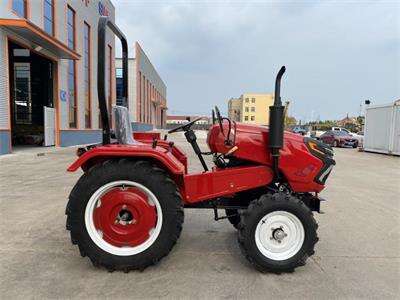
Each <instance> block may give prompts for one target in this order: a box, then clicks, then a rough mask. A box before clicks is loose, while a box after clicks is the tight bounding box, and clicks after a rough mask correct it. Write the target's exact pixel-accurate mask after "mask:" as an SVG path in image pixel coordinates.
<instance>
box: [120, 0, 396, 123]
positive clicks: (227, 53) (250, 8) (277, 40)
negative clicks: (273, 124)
mask: <svg viewBox="0 0 400 300" xmlns="http://www.w3.org/2000/svg"><path fill="white" fill-rule="evenodd" d="M113 3H114V5H115V8H116V23H117V25H118V26H119V27H120V28H121V29H122V30H123V31H124V32H125V34H126V36H127V38H128V42H129V45H130V53H131V54H130V56H132V53H133V45H134V41H138V42H139V43H140V44H141V46H142V48H143V49H144V51H145V52H146V53H147V55H148V57H149V58H150V60H151V61H152V63H153V65H154V66H155V68H156V69H157V71H158V73H159V74H160V76H161V78H162V79H163V80H164V82H165V83H166V85H167V99H168V104H167V105H168V114H170V115H173V114H191V115H194V114H203V115H209V114H210V111H211V108H212V107H213V106H214V105H217V106H218V107H220V109H221V111H224V112H226V111H227V102H228V99H230V98H231V97H239V96H240V95H241V94H242V93H271V92H273V90H274V81H275V76H276V73H277V72H278V70H279V68H280V67H281V66H282V65H285V66H286V69H287V71H286V74H285V76H284V78H283V81H282V90H281V95H282V99H283V100H290V108H289V113H290V114H291V115H293V116H294V117H296V118H297V119H298V120H299V119H301V120H304V121H309V120H316V119H321V120H325V119H339V118H344V117H345V116H346V115H347V114H349V115H350V116H355V115H358V114H359V112H360V104H361V103H363V102H364V100H366V99H369V100H371V102H372V103H373V104H383V103H390V102H393V101H394V100H396V99H399V98H400V1H344V0H342V1H135V0H113Z"/></svg>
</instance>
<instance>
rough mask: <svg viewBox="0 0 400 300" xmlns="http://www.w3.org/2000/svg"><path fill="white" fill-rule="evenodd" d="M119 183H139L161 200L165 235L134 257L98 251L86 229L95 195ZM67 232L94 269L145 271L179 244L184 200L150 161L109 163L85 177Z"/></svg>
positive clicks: (73, 194) (71, 202) (72, 200)
mask: <svg viewBox="0 0 400 300" xmlns="http://www.w3.org/2000/svg"><path fill="white" fill-rule="evenodd" d="M118 180H130V181H135V182H137V183H139V184H141V185H143V186H145V187H146V188H148V189H149V190H150V191H151V192H152V193H153V194H154V195H155V196H156V197H157V199H158V201H159V203H160V206H161V209H162V214H163V219H162V227H161V231H160V233H159V235H158V237H157V239H156V240H155V241H154V243H153V244H152V245H151V246H150V247H149V248H147V249H146V250H144V251H143V252H140V253H138V254H135V255H131V256H118V255H114V254H111V253H108V252H106V251H104V250H103V249H101V248H100V247H98V246H97V245H96V244H95V243H94V242H93V240H92V239H91V238H90V236H89V234H88V232H87V229H86V225H85V217H84V215H85V209H86V205H87V203H88V201H89V199H90V197H91V195H92V194H93V193H94V192H95V191H96V190H98V189H99V188H100V187H101V186H103V185H105V184H107V183H110V182H113V181H118ZM66 215H67V225H66V227H67V230H69V231H70V234H71V241H72V243H73V244H77V245H78V247H79V250H80V253H81V255H82V256H83V257H84V256H88V257H89V258H90V260H91V261H92V263H93V265H94V266H103V267H105V268H107V269H108V270H109V271H114V270H123V271H125V272H128V271H130V270H143V269H145V268H146V267H148V266H150V265H153V264H155V263H157V262H158V261H159V260H160V259H162V258H163V257H164V256H166V255H167V254H168V253H169V252H170V251H171V249H172V247H173V246H174V245H175V243H176V242H177V240H178V238H179V236H180V233H181V230H182V224H183V221H184V214H183V206H182V199H181V196H180V193H179V191H178V189H177V187H176V185H175V183H174V181H173V180H172V179H171V178H170V177H169V176H168V174H167V173H166V172H165V171H164V170H162V169H160V168H158V167H156V166H154V165H153V164H151V163H150V162H148V161H131V160H127V159H119V160H107V161H105V162H103V163H101V164H97V165H95V166H93V167H92V168H90V169H89V170H88V171H87V172H86V173H85V174H84V175H82V176H81V178H80V179H79V181H78V182H77V183H76V185H75V187H74V188H73V190H72V191H71V194H70V196H69V202H68V205H67V208H66Z"/></svg>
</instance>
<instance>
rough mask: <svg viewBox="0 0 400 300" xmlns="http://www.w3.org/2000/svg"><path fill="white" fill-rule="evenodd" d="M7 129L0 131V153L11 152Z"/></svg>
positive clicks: (9, 136)
mask: <svg viewBox="0 0 400 300" xmlns="http://www.w3.org/2000/svg"><path fill="white" fill-rule="evenodd" d="M10 139H11V135H10V132H9V131H3V130H1V131H0V155H3V154H8V153H11V149H10Z"/></svg>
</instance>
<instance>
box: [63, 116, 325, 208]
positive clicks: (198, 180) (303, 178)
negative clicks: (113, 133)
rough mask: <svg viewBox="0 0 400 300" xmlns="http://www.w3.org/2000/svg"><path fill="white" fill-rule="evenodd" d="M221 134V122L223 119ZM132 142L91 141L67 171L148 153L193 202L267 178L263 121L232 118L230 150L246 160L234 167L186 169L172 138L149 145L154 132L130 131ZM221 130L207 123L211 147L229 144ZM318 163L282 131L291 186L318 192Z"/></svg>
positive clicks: (283, 164) (219, 148) (254, 185)
mask: <svg viewBox="0 0 400 300" xmlns="http://www.w3.org/2000/svg"><path fill="white" fill-rule="evenodd" d="M223 128H224V132H225V134H227V129H228V128H227V124H224V127H223ZM134 136H135V138H136V139H137V140H138V141H139V142H140V143H139V144H137V145H118V144H112V145H107V146H99V147H95V148H93V149H91V150H89V151H87V152H85V153H84V154H83V155H82V156H80V157H79V158H78V160H77V161H75V162H74V163H73V164H72V165H71V166H70V167H69V168H68V171H75V170H77V169H78V168H79V167H82V169H83V170H87V169H88V168H89V167H90V166H92V165H94V164H96V163H99V162H102V161H104V160H106V159H110V158H114V157H115V158H121V157H127V158H130V157H132V158H137V159H150V160H152V161H153V162H154V163H156V164H158V166H159V167H161V168H164V169H165V170H167V171H168V173H169V174H170V176H171V177H172V179H173V180H174V181H175V182H176V184H177V186H178V188H179V190H180V193H181V196H182V199H183V201H184V202H185V203H195V202H200V201H204V200H210V199H213V198H216V197H222V196H225V197H230V196H232V195H234V194H235V193H237V192H240V191H244V190H249V189H254V188H257V187H261V186H266V185H268V184H270V183H271V181H272V179H273V174H272V171H271V159H270V154H269V149H268V146H267V145H268V127H262V126H255V125H247V124H237V126H236V140H235V145H236V146H237V147H238V150H237V151H235V152H234V153H233V154H232V156H234V157H236V158H239V159H242V160H247V161H249V162H252V163H253V164H254V165H247V166H241V167H234V168H225V169H218V168H216V167H214V168H213V169H212V170H211V171H208V172H201V173H197V174H187V157H186V155H185V153H184V152H183V151H182V150H181V149H179V148H178V147H176V146H174V145H173V143H170V142H168V141H164V140H158V139H157V145H156V147H155V148H153V138H154V137H157V138H159V135H158V134H154V133H136V134H135V135H134ZM224 140H225V138H224V136H223V135H222V134H221V132H220V128H219V126H218V125H214V126H212V127H211V129H210V132H209V134H208V138H207V142H208V144H209V147H210V149H211V151H213V152H219V153H226V152H228V150H229V149H230V147H227V146H226V145H225V144H224ZM322 167H323V163H322V161H321V160H320V159H319V158H317V157H315V156H313V155H312V154H311V153H310V152H309V150H308V148H307V146H306V145H305V143H304V141H303V138H302V137H301V136H299V135H296V134H292V133H288V132H285V138H284V147H283V149H282V150H281V157H280V165H279V168H280V171H281V172H282V174H283V175H284V177H285V178H286V180H287V182H288V183H289V185H290V187H291V188H292V190H293V191H294V192H320V191H321V190H322V189H323V188H324V186H323V185H320V184H317V183H316V182H315V181H314V178H315V177H316V176H317V174H318V172H319V171H320V170H321V168H322Z"/></svg>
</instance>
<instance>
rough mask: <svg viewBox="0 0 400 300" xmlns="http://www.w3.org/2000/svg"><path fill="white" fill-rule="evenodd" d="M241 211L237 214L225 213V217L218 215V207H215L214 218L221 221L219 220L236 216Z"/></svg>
mask: <svg viewBox="0 0 400 300" xmlns="http://www.w3.org/2000/svg"><path fill="white" fill-rule="evenodd" d="M238 215H239V213H237V214H232V215H225V216H223V217H220V216H218V208H216V207H214V220H215V221H219V220H223V219H228V218H230V217H234V216H238Z"/></svg>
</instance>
